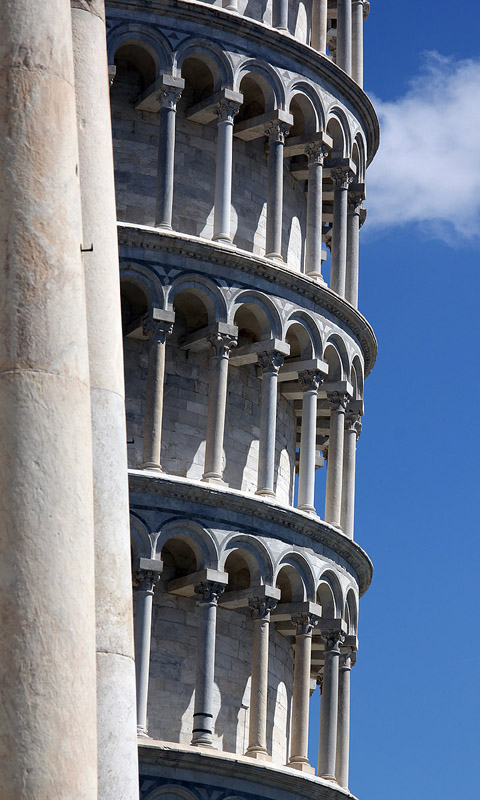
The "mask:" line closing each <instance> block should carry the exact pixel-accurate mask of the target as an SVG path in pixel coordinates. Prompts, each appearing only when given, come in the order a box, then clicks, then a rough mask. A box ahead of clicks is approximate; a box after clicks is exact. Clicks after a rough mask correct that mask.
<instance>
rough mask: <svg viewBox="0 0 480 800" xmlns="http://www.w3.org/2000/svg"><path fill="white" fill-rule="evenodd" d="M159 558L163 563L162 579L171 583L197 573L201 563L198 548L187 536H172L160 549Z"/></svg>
mask: <svg viewBox="0 0 480 800" xmlns="http://www.w3.org/2000/svg"><path fill="white" fill-rule="evenodd" d="M160 558H161V560H162V561H163V573H162V578H163V579H164V580H166V581H172V580H174V579H175V578H184V577H185V576H186V575H191V574H192V573H193V572H197V570H198V568H199V564H200V562H201V555H200V552H199V547H198V544H197V543H196V542H193V540H192V539H189V538H188V536H173V537H172V538H171V539H168V540H167V541H166V542H165V544H164V545H163V547H162V550H161V554H160Z"/></svg>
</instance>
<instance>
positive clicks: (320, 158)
mask: <svg viewBox="0 0 480 800" xmlns="http://www.w3.org/2000/svg"><path fill="white" fill-rule="evenodd" d="M329 152H330V150H329V149H328V147H327V146H326V145H324V144H315V143H314V142H312V143H311V144H307V145H305V155H306V156H307V160H308V165H309V166H310V164H321V165H322V166H323V162H324V161H325V159H326V158H327V157H328V154H329Z"/></svg>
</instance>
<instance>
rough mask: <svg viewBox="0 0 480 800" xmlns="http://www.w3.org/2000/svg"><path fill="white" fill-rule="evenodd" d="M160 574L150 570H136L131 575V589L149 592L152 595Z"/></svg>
mask: <svg viewBox="0 0 480 800" xmlns="http://www.w3.org/2000/svg"><path fill="white" fill-rule="evenodd" d="M159 577H160V574H159V573H158V572H155V571H154V570H150V569H138V570H137V571H136V572H134V573H133V576H132V580H133V588H134V589H136V590H137V591H141V592H149V593H151V594H153V592H154V591H155V584H156V582H157V581H158V579H159Z"/></svg>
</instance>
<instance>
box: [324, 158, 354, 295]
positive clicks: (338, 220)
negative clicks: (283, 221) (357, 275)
mask: <svg viewBox="0 0 480 800" xmlns="http://www.w3.org/2000/svg"><path fill="white" fill-rule="evenodd" d="M331 177H332V181H333V186H334V191H333V227H332V257H331V260H330V288H331V289H333V291H334V292H336V293H337V294H339V295H340V297H344V296H345V281H346V273H347V215H348V187H349V185H350V184H351V182H352V180H353V176H352V173H351V171H350V169H349V168H348V167H338V168H335V169H332V171H331Z"/></svg>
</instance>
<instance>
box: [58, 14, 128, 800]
mask: <svg viewBox="0 0 480 800" xmlns="http://www.w3.org/2000/svg"><path fill="white" fill-rule="evenodd" d="M104 14H105V9H104V3H103V0H98V2H96V3H85V2H79V0H72V31H73V46H74V60H75V93H76V103H77V123H78V125H77V127H78V143H79V171H80V186H81V198H82V224H83V242H84V245H85V247H86V248H89V247H92V250H91V252H86V253H85V254H84V257H83V263H84V269H85V289H86V297H87V328H88V350H89V359H90V387H91V411H92V433H93V442H92V445H93V487H94V513H95V599H96V641H97V722H98V724H97V730H98V793H99V797H110V796H115V798H118V800H133V798H135V797H136V796H137V794H138V775H137V772H138V766H137V742H136V730H135V665H134V660H133V628H132V617H133V610H132V588H131V561H130V520H129V510H128V481H127V446H126V430H125V403H124V395H125V389H124V372H123V340H122V324H121V311H120V282H119V267H118V245H117V225H116V207H115V188H114V180H113V152H112V134H111V119H110V99H109V85H108V83H109V82H108V69H107V52H106V33H105V15H104ZM106 298H108V302H106ZM112 531H115V536H112ZM112 609H115V611H114V613H112Z"/></svg>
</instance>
